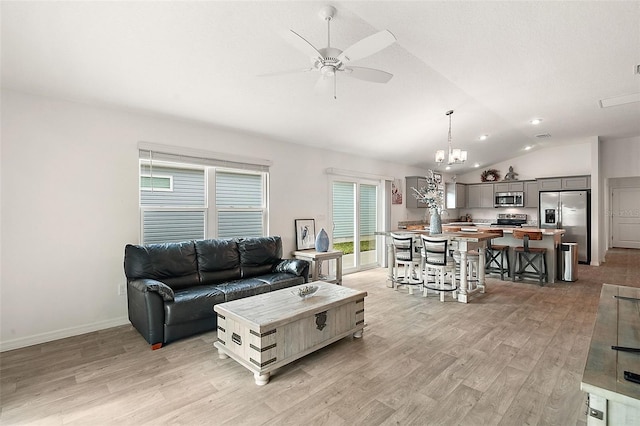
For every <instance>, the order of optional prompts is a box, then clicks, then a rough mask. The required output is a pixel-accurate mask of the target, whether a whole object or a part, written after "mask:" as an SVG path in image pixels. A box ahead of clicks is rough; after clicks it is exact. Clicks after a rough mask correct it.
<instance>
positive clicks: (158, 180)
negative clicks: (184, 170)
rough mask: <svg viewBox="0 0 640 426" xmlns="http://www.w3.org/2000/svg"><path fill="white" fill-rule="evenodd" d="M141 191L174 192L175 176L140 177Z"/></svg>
mask: <svg viewBox="0 0 640 426" xmlns="http://www.w3.org/2000/svg"><path fill="white" fill-rule="evenodd" d="M140 190H141V191H173V176H158V175H155V176H151V175H141V176H140Z"/></svg>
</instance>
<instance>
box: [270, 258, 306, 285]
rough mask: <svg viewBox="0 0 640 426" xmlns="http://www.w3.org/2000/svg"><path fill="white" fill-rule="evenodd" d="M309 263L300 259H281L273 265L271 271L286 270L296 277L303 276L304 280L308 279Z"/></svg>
mask: <svg viewBox="0 0 640 426" xmlns="http://www.w3.org/2000/svg"><path fill="white" fill-rule="evenodd" d="M309 266H310V263H309V262H308V261H306V260H302V259H283V260H281V261H280V262H279V263H276V264H275V265H274V266H273V272H288V273H290V274H293V275H296V276H298V277H303V278H304V282H305V283H306V282H308V281H309Z"/></svg>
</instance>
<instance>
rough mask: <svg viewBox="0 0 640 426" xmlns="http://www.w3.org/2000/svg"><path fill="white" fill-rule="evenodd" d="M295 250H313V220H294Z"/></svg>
mask: <svg viewBox="0 0 640 426" xmlns="http://www.w3.org/2000/svg"><path fill="white" fill-rule="evenodd" d="M295 224H296V250H306V249H312V248H315V244H316V221H315V220H314V219H296V220H295Z"/></svg>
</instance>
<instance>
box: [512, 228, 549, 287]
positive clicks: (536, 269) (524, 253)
mask: <svg viewBox="0 0 640 426" xmlns="http://www.w3.org/2000/svg"><path fill="white" fill-rule="evenodd" d="M513 237H514V238H517V239H519V240H522V242H523V245H522V247H516V248H515V254H516V261H515V265H514V272H513V281H515V280H516V279H517V278H520V279H523V278H525V277H526V278H537V279H538V281H539V282H540V285H542V284H543V283H544V282H545V281H547V259H546V254H547V249H545V248H541V247H529V241H535V240H538V241H539V240H542V232H540V231H522V230H519V229H514V230H513ZM529 267H530V268H529ZM527 268H529V269H527Z"/></svg>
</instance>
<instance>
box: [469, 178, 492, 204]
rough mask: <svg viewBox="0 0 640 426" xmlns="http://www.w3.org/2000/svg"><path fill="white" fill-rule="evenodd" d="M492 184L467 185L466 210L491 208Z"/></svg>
mask: <svg viewBox="0 0 640 426" xmlns="http://www.w3.org/2000/svg"><path fill="white" fill-rule="evenodd" d="M492 207H493V184H492V183H480V184H477V185H467V208H469V209H473V208H492Z"/></svg>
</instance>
